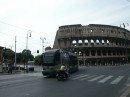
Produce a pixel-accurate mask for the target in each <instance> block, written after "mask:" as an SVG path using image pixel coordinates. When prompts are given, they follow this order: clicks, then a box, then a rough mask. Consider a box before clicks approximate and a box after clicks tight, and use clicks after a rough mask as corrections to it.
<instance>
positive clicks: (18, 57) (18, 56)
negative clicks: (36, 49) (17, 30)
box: [16, 53, 23, 63]
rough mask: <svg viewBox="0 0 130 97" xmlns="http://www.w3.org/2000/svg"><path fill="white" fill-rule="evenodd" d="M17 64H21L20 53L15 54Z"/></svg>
mask: <svg viewBox="0 0 130 97" xmlns="http://www.w3.org/2000/svg"><path fill="white" fill-rule="evenodd" d="M16 56H17V59H16V60H17V63H23V54H22V53H17V54H16Z"/></svg>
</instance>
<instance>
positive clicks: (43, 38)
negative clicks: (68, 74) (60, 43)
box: [40, 37, 46, 53]
mask: <svg viewBox="0 0 130 97" xmlns="http://www.w3.org/2000/svg"><path fill="white" fill-rule="evenodd" d="M40 39H41V40H42V53H44V40H46V38H45V37H40Z"/></svg>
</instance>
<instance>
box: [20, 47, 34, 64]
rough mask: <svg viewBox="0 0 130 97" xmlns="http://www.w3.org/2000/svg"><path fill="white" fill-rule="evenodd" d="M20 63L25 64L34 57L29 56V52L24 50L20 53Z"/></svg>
mask: <svg viewBox="0 0 130 97" xmlns="http://www.w3.org/2000/svg"><path fill="white" fill-rule="evenodd" d="M22 56H23V58H22V61H23V63H26V62H27V61H32V60H33V59H34V56H33V55H32V54H31V51H30V50H26V49H24V50H23V51H22Z"/></svg>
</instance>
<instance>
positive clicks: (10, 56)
mask: <svg viewBox="0 0 130 97" xmlns="http://www.w3.org/2000/svg"><path fill="white" fill-rule="evenodd" d="M14 55H15V52H14V51H12V50H10V49H5V50H4V51H3V57H4V61H5V62H11V63H13V62H14Z"/></svg>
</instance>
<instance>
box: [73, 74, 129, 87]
mask: <svg viewBox="0 0 130 97" xmlns="http://www.w3.org/2000/svg"><path fill="white" fill-rule="evenodd" d="M123 78H124V76H118V77H116V78H115V77H114V76H113V75H108V76H106V75H90V74H79V75H73V76H72V77H71V80H79V81H85V80H86V81H89V82H94V81H97V82H98V83H105V82H107V81H109V82H110V84H118V83H119V82H121V80H123ZM110 79H113V80H112V81H111V80H110ZM129 80H130V77H129ZM127 85H128V84H127ZM129 85H130V84H129Z"/></svg>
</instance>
